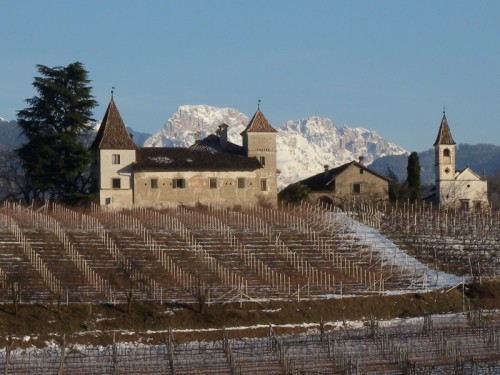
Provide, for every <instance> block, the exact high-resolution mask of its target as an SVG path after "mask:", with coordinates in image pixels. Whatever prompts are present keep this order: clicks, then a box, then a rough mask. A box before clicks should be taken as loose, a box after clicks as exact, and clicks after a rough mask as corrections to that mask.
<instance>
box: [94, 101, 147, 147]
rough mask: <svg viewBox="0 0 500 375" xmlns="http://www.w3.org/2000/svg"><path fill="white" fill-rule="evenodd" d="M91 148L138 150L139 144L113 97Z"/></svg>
mask: <svg viewBox="0 0 500 375" xmlns="http://www.w3.org/2000/svg"><path fill="white" fill-rule="evenodd" d="M90 148H91V149H100V150H103V149H104V150H136V149H137V146H136V144H135V143H134V141H133V140H132V137H131V136H130V134H129V132H128V131H127V128H126V127H125V124H124V123H123V120H122V117H121V116H120V112H118V108H116V104H115V102H114V100H113V99H111V101H110V102H109V105H108V109H107V110H106V114H105V115H104V119H103V120H102V123H101V126H100V127H99V131H98V132H97V135H96V137H95V139H94V142H93V143H92V146H90Z"/></svg>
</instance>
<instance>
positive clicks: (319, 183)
mask: <svg viewBox="0 0 500 375" xmlns="http://www.w3.org/2000/svg"><path fill="white" fill-rule="evenodd" d="M351 165H355V166H357V167H358V168H360V169H363V170H365V171H368V172H369V173H371V174H373V175H375V176H377V177H380V178H382V179H384V180H386V181H390V179H389V178H387V177H386V176H383V175H381V174H380V173H377V172H375V171H373V170H371V169H369V168H368V167H367V166H366V165H364V164H361V163H358V162H357V161H351V162H350V163H347V164H343V165H341V166H340V167H337V168H332V169H329V170H328V171H327V172H321V173H318V174H316V175H314V176H311V177H308V178H306V179H305V180H302V181H300V182H301V183H302V184H304V185H306V186H307V187H308V188H309V189H311V190H312V191H323V190H330V189H329V186H330V184H331V183H332V182H333V180H335V179H336V178H337V176H339V175H340V174H342V172H344V171H345V170H346V169H347V168H348V167H350V166H351Z"/></svg>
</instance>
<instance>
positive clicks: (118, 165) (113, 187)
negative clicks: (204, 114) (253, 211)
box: [91, 98, 277, 208]
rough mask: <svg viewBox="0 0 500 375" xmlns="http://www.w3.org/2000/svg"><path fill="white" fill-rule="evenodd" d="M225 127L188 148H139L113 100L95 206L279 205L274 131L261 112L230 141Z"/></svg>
mask: <svg viewBox="0 0 500 375" xmlns="http://www.w3.org/2000/svg"><path fill="white" fill-rule="evenodd" d="M227 129H228V126H227V125H225V124H221V125H220V126H219V128H218V129H217V132H216V134H212V135H209V136H208V137H206V138H204V139H200V140H197V141H196V143H195V144H194V145H192V146H191V147H188V148H182V147H155V148H148V147H138V146H137V145H136V144H135V143H134V142H133V140H132V137H131V136H130V134H129V133H128V131H127V129H126V127H125V124H124V122H123V120H122V118H121V116H120V113H119V111H118V109H117V107H116V104H115V102H114V100H113V98H112V99H111V101H110V103H109V105H108V108H107V110H106V113H105V115H104V119H103V121H102V123H101V126H100V128H99V131H98V132H97V135H96V138H95V140H94V142H93V144H92V145H91V150H92V151H93V153H94V155H95V163H94V165H93V168H92V178H93V184H94V185H93V186H94V193H95V195H96V200H97V201H98V203H99V204H100V205H107V206H110V207H112V208H124V207H131V206H133V205H135V206H148V207H161V206H171V205H181V204H183V205H196V204H216V205H221V206H238V205H255V204H259V203H261V204H270V205H276V204H277V185H276V180H277V169H276V130H275V129H274V128H273V127H272V126H271V125H270V124H269V122H268V121H267V119H266V118H265V116H264V114H263V113H262V112H261V111H260V109H259V110H257V112H256V113H255V115H254V116H253V117H252V119H251V120H250V122H249V124H248V126H247V127H246V128H245V130H244V131H243V132H242V133H241V136H242V143H243V146H239V145H236V144H234V143H231V142H229V141H228V138H227Z"/></svg>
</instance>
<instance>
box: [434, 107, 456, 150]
mask: <svg viewBox="0 0 500 375" xmlns="http://www.w3.org/2000/svg"><path fill="white" fill-rule="evenodd" d="M454 144H455V141H454V140H453V137H452V136H451V131H450V127H449V126H448V121H447V120H446V115H445V114H444V113H443V119H442V120H441V125H440V126H439V132H438V135H437V138H436V142H434V146H436V145H454Z"/></svg>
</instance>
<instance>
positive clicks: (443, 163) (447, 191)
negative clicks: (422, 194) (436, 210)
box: [434, 112, 456, 205]
mask: <svg viewBox="0 0 500 375" xmlns="http://www.w3.org/2000/svg"><path fill="white" fill-rule="evenodd" d="M434 150H435V167H436V194H437V198H438V201H439V203H441V204H444V205H447V204H449V203H450V202H451V201H453V200H454V199H455V183H454V182H455V172H456V169H455V141H454V140H453V137H452V136H451V131H450V127H449V126H448V121H447V120H446V114H445V112H443V118H442V120H441V125H440V126H439V132H438V135H437V138H436V142H434Z"/></svg>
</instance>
